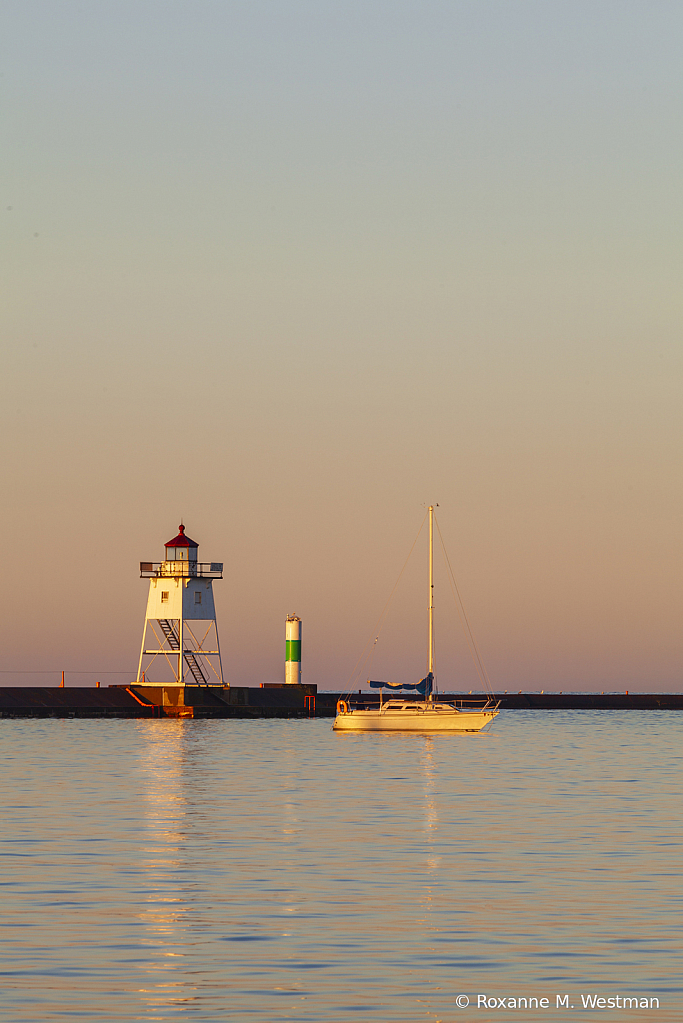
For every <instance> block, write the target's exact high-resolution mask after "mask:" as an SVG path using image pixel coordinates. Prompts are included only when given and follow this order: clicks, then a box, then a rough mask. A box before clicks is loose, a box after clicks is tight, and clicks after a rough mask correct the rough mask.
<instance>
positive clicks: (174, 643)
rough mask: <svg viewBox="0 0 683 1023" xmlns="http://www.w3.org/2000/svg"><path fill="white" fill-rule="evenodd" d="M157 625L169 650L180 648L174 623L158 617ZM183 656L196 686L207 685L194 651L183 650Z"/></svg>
mask: <svg viewBox="0 0 683 1023" xmlns="http://www.w3.org/2000/svg"><path fill="white" fill-rule="evenodd" d="M159 625H160V626H161V631H162V632H163V634H164V636H165V637H166V642H167V643H168V645H169V647H170V648H171V650H174V651H178V650H180V640H179V639H178V633H177V632H176V629H175V625H174V624H173V622H172V621H170V620H169V619H168V618H160V619H159ZM183 656H184V658H185V663H186V664H187V666H188V668H189V669H190V671H191V672H192V676H193V678H194V680H195V682H196V683H197V685H198V686H205V685H208V682H207V680H206V675H205V674H204V672H203V671H202V666H201V664H200V663H199V661H198V660H197V658H196V657H195V655H194V652H193V651H192V650H184V651H183Z"/></svg>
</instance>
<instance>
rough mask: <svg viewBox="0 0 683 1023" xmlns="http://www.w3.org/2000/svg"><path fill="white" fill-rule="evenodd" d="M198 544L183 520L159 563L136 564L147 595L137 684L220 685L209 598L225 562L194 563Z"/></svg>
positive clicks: (214, 612) (211, 606)
mask: <svg viewBox="0 0 683 1023" xmlns="http://www.w3.org/2000/svg"><path fill="white" fill-rule="evenodd" d="M198 546H199V545H198V544H197V543H195V541H194V540H191V539H190V538H189V536H186V534H185V526H184V525H182V524H181V525H180V527H179V532H178V535H177V536H175V537H174V538H173V539H172V540H169V541H168V543H166V544H165V557H164V560H163V561H158V562H151V561H142V562H140V575H141V576H142V577H143V578H146V579H149V596H148V598H147V611H146V614H145V627H144V630H143V634H142V647H141V649H140V662H139V665H138V675H137V682H138V684H139V683H140V682H141V680H144V681H146V683H147V684H148V685H156V684H163V685H165V686H168V685H178V686H182V685H197V686H210V685H217V686H223V685H224V682H223V669H222V663H221V654H220V646H219V643H218V627H217V625H216V610H215V605H214V600H213V581H214V579H222V578H223V564H222V562H215V561H212V562H200V561H198V559H197V551H198ZM154 640H156V643H154ZM152 673H154V675H155V678H154V680H153V679H152V677H151V675H152ZM169 673H170V674H171V675H172V681H168V680H167V676H168V675H169ZM157 675H158V676H159V677H156V676H157ZM162 676H164V677H162Z"/></svg>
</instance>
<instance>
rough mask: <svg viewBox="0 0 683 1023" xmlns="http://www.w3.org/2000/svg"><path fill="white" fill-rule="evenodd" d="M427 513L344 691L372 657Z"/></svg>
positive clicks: (351, 685)
mask: <svg viewBox="0 0 683 1023" xmlns="http://www.w3.org/2000/svg"><path fill="white" fill-rule="evenodd" d="M428 515H429V511H426V512H425V515H424V518H423V519H422V522H421V523H420V528H419V529H418V531H417V536H416V537H415V540H414V541H413V546H412V547H411V548H410V551H409V552H408V557H407V558H406V560H405V562H404V564H403V568H402V569H401V571H400V572H399V574H398V579H397V580H396V582H395V583H394V588H393V590H392V591H391V593H390V594H389V599H388V600H387V602H386V604H385V605H384V610H383V611H382V613H381V615H380V616H379V618H378V619H377V624H376V625H375V628H374V629H373V630H372V635H373V636H374V637H375V639H374V641H372V640H371V639H370V640H368V642H367V643H366V644H365V646H364V647H363V650H362V652H361V655H360V657H359V658H358V660H357V661H356V663H355V665H354V667H353V671H352V672H351V675H350V677H349V679H348V680H347V683H346V689H345V690H344V692H345V693H350V692H351V690H352V689H353V687H354V683H355V682H356V680H357V679H358V674H359V668H360V667H361V665H362V664H363V663H364V662H365V660H366V659H367V658H368V657H370V658H372V657H373V656H374V653H375V647H376V646H377V640H378V639H379V632H380V628H381V626H382V622H383V620H384V616H385V615H386V613H387V611H388V610H389V604H391V600H392V598H393V596H394V594H395V593H396V589H397V587H398V584H399V583H400V581H401V578H402V576H403V573H404V572H405V570H406V566H407V564H408V562H409V561H410V557H411V555H412V553H413V551H414V550H415V544H416V543H417V541H418V540H419V539H420V533H421V532H422V527H423V526H424V524H425V521H426V519H427V516H428ZM371 642H372V647H371V648H370V650H368V646H369V645H370V643H371Z"/></svg>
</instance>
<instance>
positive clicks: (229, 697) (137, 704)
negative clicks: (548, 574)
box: [0, 684, 683, 718]
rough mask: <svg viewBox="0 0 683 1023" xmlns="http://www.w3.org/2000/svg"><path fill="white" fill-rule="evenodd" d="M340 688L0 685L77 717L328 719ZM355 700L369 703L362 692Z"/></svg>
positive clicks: (15, 703) (643, 703)
mask: <svg viewBox="0 0 683 1023" xmlns="http://www.w3.org/2000/svg"><path fill="white" fill-rule="evenodd" d="M340 696H343V697H347V698H348V694H343V693H326V692H318V691H317V687H316V686H309V685H302V686H294V685H288V686H281V687H268V688H255V687H253V686H230V687H229V688H228V687H225V688H224V687H221V686H210V687H206V686H138V685H135V684H131V685H129V686H109V687H108V688H106V689H94V688H93V689H90V688H85V687H83V688H81V687H74V688H72V689H69V688H64V689H62V688H59V687H43V686H40V687H39V686H33V687H28V686H27V687H19V686H17V687H11V686H6V687H0V717H59V718H68V717H79V718H95V717H96V718H107V717H118V718H146V717H150V718H151V717H196V718H199V717H201V718H308V717H330V718H331V717H334V715H335V712H336V706H337V700H338V699H339V698H340ZM440 698H441V699H444V700H476V699H481V698H482V697H481V695H480V694H477V693H473V694H471V695H466V694H463V693H451V694H441V697H440ZM352 699H353V701H354V702H359V703H376V702H377V696H376V695H374V694H369V693H363V694H360V695H356V696H354V697H352ZM494 699H495V700H500V706H501V710H548V711H552V710H683V694H681V693H502V694H498V695H496V696H495V697H494Z"/></svg>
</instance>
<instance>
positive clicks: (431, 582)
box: [427, 504, 434, 672]
mask: <svg viewBox="0 0 683 1023" xmlns="http://www.w3.org/2000/svg"><path fill="white" fill-rule="evenodd" d="M427 670H428V671H430V672H432V671H434V505H432V504H430V506H429V667H428V669H427Z"/></svg>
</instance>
